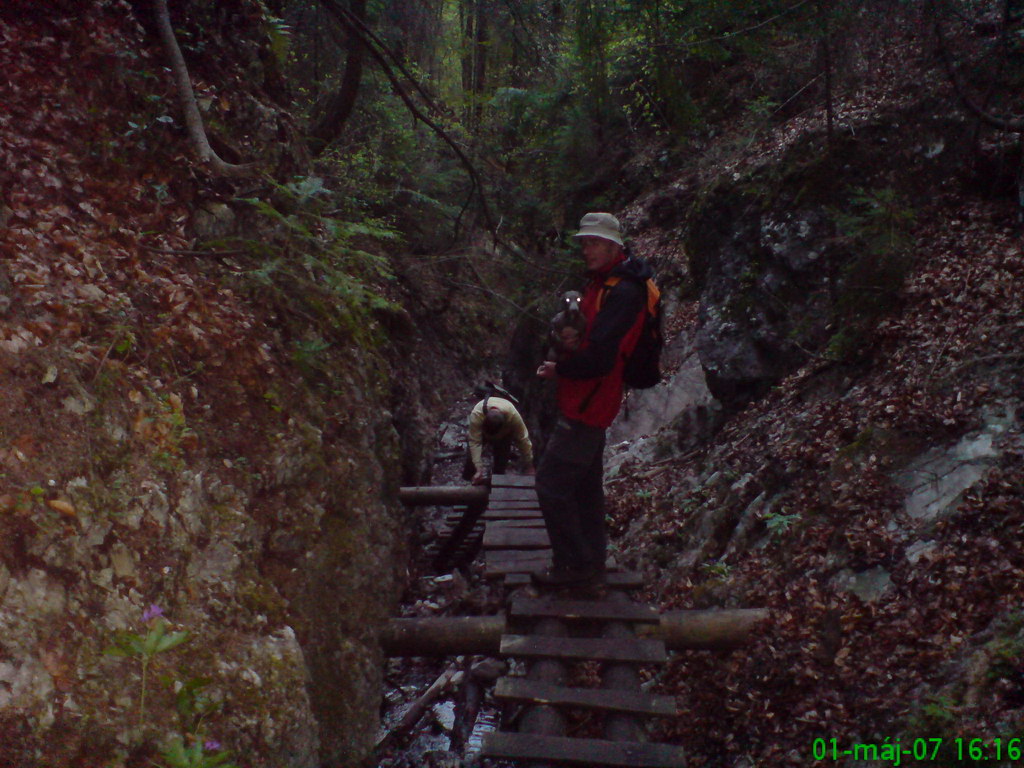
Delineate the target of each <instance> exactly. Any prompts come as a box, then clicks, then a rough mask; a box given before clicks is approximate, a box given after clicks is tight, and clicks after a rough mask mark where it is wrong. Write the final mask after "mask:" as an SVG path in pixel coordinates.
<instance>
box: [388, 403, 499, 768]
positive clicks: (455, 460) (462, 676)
mask: <svg viewBox="0 0 1024 768" xmlns="http://www.w3.org/2000/svg"><path fill="white" fill-rule="evenodd" d="M475 402H476V400H474V399H470V400H466V401H465V402H460V403H457V404H456V405H454V406H453V407H452V409H451V411H450V412H449V414H448V417H447V418H446V420H445V422H444V423H443V424H442V425H441V428H440V429H439V431H438V438H437V448H436V451H435V458H434V461H433V463H432V467H431V472H430V476H431V478H430V484H431V485H462V484H464V482H465V481H464V480H463V479H462V468H463V463H464V462H465V445H466V418H467V417H468V415H469V411H470V409H471V408H472V406H473V405H474V403H475ZM452 514H453V510H452V509H451V508H450V507H421V508H419V509H418V510H417V523H418V526H419V531H418V544H419V547H418V552H417V553H415V555H414V557H413V562H412V563H411V564H410V582H409V587H408V589H407V590H406V594H405V595H404V596H403V602H402V612H401V615H402V617H403V618H412V617H428V616H467V615H492V614H495V613H497V612H499V611H500V610H502V609H503V606H504V593H503V586H502V585H501V584H500V583H498V584H488V583H486V582H485V581H484V579H483V576H482V570H483V569H482V565H481V563H480V562H479V560H480V558H479V557H477V558H476V560H475V561H474V560H473V559H471V556H470V554H467V555H466V556H464V557H462V558H455V559H453V560H452V561H451V562H450V563H449V564H448V565H447V567H446V568H445V569H444V571H443V572H438V571H437V569H436V567H435V563H434V549H435V548H436V546H437V545H438V544H439V542H440V540H441V538H442V531H443V528H444V526H445V522H446V518H449V517H450V516H451V515H452ZM386 663H387V666H386V668H385V671H384V682H385V690H384V700H383V703H382V709H381V724H380V729H379V732H378V745H379V746H378V751H377V757H378V763H377V765H378V768H469V767H470V766H473V767H474V768H477V767H481V766H487V768H510V765H511V764H509V763H506V762H503V761H495V760H486V761H484V760H482V759H481V758H480V756H479V753H480V747H481V742H482V740H483V736H484V734H486V733H487V732H488V731H492V730H495V729H496V728H497V727H498V726H499V723H500V718H501V712H500V708H499V707H498V706H497V705H496V703H495V701H494V700H493V698H492V696H491V693H492V690H493V683H494V680H495V679H496V678H497V677H498V676H500V675H501V674H504V672H505V671H506V666H505V664H504V662H502V661H501V660H499V659H494V658H487V657H483V656H468V657H467V656H458V657H454V658H443V659H434V658H420V657H407V658H391V659H388V660H387V662H386ZM446 675H447V676H448V677H449V678H450V679H449V682H448V683H447V685H445V686H444V688H443V689H442V691H441V693H440V694H438V695H437V696H436V697H435V698H433V699H432V700H431V701H430V702H429V703H428V704H427V705H426V706H425V707H424V708H423V712H422V715H420V716H419V717H415V722H414V723H412V724H410V723H409V722H408V721H409V720H411V719H413V717H412V716H410V714H409V713H410V711H413V712H415V710H414V709H413V708H414V707H417V702H418V701H419V700H420V698H421V697H422V696H423V695H424V694H425V693H426V692H427V691H428V690H429V689H430V688H431V686H433V685H435V683H437V681H438V680H439V679H443V677H444V676H446Z"/></svg>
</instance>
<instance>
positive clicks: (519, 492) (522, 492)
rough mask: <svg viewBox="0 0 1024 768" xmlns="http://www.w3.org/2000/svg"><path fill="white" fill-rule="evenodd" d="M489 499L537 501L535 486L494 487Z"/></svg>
mask: <svg viewBox="0 0 1024 768" xmlns="http://www.w3.org/2000/svg"><path fill="white" fill-rule="evenodd" d="M489 501H532V502H534V503H535V504H536V503H537V492H536V491H535V490H533V488H492V489H491V493H490V496H489Z"/></svg>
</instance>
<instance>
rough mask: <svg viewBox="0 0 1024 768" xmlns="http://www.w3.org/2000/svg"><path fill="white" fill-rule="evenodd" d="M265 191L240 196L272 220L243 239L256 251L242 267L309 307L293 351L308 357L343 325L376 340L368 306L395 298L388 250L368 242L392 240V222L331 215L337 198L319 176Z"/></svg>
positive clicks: (351, 333) (385, 306) (290, 301)
mask: <svg viewBox="0 0 1024 768" xmlns="http://www.w3.org/2000/svg"><path fill="white" fill-rule="evenodd" d="M273 190H274V194H273V195H271V196H269V197H268V198H267V199H264V198H243V199H242V200H241V201H242V202H245V203H248V204H249V205H251V206H252V208H253V210H254V211H255V212H256V213H257V214H258V216H259V217H261V218H263V219H264V220H266V221H267V222H268V223H270V224H273V225H275V226H273V227H272V228H265V229H267V230H268V231H270V232H272V233H273V235H272V237H271V238H268V239H265V240H259V241H254V240H244V241H241V242H240V243H234V245H236V246H237V245H243V246H245V247H246V248H248V249H249V250H250V252H252V253H253V255H254V256H257V257H258V258H260V259H261V261H259V262H258V263H257V264H256V265H254V266H253V267H252V269H251V270H250V271H249V272H248V275H249V277H250V278H251V279H252V281H253V282H254V283H255V284H258V285H260V286H263V287H265V288H268V289H270V290H271V291H272V292H273V293H274V294H276V295H277V296H278V297H279V298H280V299H281V301H282V302H284V303H285V304H287V305H291V306H296V307H298V308H300V310H301V311H302V312H303V313H304V314H310V315H311V316H312V318H313V319H314V320H315V321H316V327H318V328H319V336H317V328H316V327H315V328H313V329H310V333H312V334H314V335H313V336H310V337H309V338H308V339H306V340H304V341H301V342H299V343H298V344H297V346H296V357H297V359H300V360H304V361H309V360H311V359H312V358H315V356H316V355H317V354H319V353H320V352H322V351H323V350H325V349H326V348H327V347H329V346H330V342H329V341H327V340H326V338H327V337H329V336H332V335H334V334H335V333H342V334H343V335H345V336H346V338H348V339H353V340H355V341H357V342H358V343H360V344H361V345H364V346H372V345H374V344H376V343H378V342H379V341H380V339H379V338H378V336H377V330H376V324H375V323H374V322H373V313H374V312H375V311H377V310H391V309H393V308H394V304H393V303H392V302H391V301H390V300H389V299H388V298H386V296H385V295H384V294H383V292H382V291H383V288H384V286H386V284H387V283H388V282H390V281H391V280H393V279H394V276H393V274H392V272H391V268H390V265H389V264H388V261H387V259H386V257H384V256H383V255H381V254H380V253H377V252H374V251H372V250H370V249H369V247H368V246H373V245H375V244H379V243H381V242H388V241H395V240H396V239H397V238H398V235H397V233H396V232H395V230H394V229H393V228H392V227H390V226H389V225H387V224H386V223H385V222H384V221H381V220H379V219H372V218H370V217H363V218H362V219H357V220H352V221H350V220H345V219H342V218H339V217H337V216H336V215H333V214H334V212H335V210H336V208H335V206H336V204H337V202H338V200H337V198H336V197H335V196H334V194H333V192H332V191H331V190H329V189H328V188H327V187H326V184H325V182H324V180H323V179H322V178H320V177H317V176H307V177H299V178H295V179H293V180H292V181H290V182H289V183H287V184H274V185H273Z"/></svg>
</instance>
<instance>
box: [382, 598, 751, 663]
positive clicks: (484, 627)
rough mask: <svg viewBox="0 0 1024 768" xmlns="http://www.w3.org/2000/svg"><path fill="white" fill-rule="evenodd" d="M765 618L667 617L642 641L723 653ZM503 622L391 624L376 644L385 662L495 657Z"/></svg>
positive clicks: (747, 613) (741, 614)
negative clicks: (391, 659)
mask: <svg viewBox="0 0 1024 768" xmlns="http://www.w3.org/2000/svg"><path fill="white" fill-rule="evenodd" d="M766 618H768V611H767V610H765V609H761V608H744V609H735V610H720V611H672V612H670V613H665V614H662V616H661V623H660V624H655V625H650V626H647V625H643V626H641V627H640V628H639V634H640V636H642V637H651V638H655V639H659V640H664V642H665V646H666V647H667V648H668V649H669V650H673V651H682V650H727V649H730V648H738V647H740V646H742V645H744V644H746V643H747V642H748V641H749V639H750V635H751V633H752V632H753V630H754V628H755V627H756V626H757V624H758V623H760V622H761V621H763V620H765V619H766ZM504 631H505V617H504V616H502V615H500V614H499V615H498V616H465V617H458V618H447V617H445V618H439V617H432V618H422V619H391V621H389V622H388V623H387V625H386V627H385V629H384V632H383V633H382V634H381V638H380V643H381V647H382V648H383V650H384V653H385V654H387V655H388V656H458V655H461V654H467V653H476V654H480V655H484V656H497V655H498V648H499V647H500V645H501V635H502V634H503V633H504Z"/></svg>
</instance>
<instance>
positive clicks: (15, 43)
mask: <svg viewBox="0 0 1024 768" xmlns="http://www.w3.org/2000/svg"><path fill="white" fill-rule="evenodd" d="M18 5H19V4H15V6H18ZM236 10H237V9H236ZM52 11H53V12H52V13H50V12H48V13H46V14H35V13H30V12H28V10H27V9H25V8H20V9H19V8H16V7H15V8H12V7H10V6H8V7H6V8H5V11H4V12H3V13H0V36H2V37H3V39H4V44H3V45H2V46H0V50H2V52H0V66H2V68H3V70H4V72H5V79H4V84H3V85H2V86H0V91H2V92H3V99H2V100H3V101H4V104H5V115H4V116H3V119H2V120H0V156H2V162H0V167H2V169H3V170H2V171H0V218H2V223H3V229H2V230H0V256H2V258H0V393H2V394H0V744H2V747H0V753H2V754H0V764H3V765H4V766H12V767H14V766H18V767H19V768H20V767H21V766H26V767H27V766H37V765H42V764H46V765H53V766H65V765H74V766H100V765H103V766H142V765H153V764H166V763H165V758H163V757H162V756H161V754H162V753H163V751H164V750H166V749H167V748H168V747H169V746H172V745H173V744H175V743H178V744H184V745H186V746H189V745H194V744H199V745H206V746H205V747H203V748H204V749H205V750H206V752H207V753H208V755H209V756H210V757H211V759H212V756H213V755H214V754H216V753H217V752H220V751H222V750H225V751H228V752H230V755H231V759H232V760H234V761H235V762H237V763H239V764H244V765H249V766H254V767H255V766H268V767H269V766H274V767H275V768H279V767H280V766H295V767H296V768H298V767H299V766H318V765H322V764H325V763H330V764H332V765H342V766H344V765H354V764H356V763H357V762H358V761H359V759H360V757H361V756H362V755H365V754H366V752H367V750H368V749H369V747H370V746H371V745H372V741H373V738H374V735H375V732H376V726H377V716H376V713H377V709H378V707H377V705H378V700H379V697H380V693H381V681H380V669H381V664H380V657H379V651H378V649H377V644H376V627H377V626H378V624H379V622H380V621H382V620H383V619H384V618H386V617H388V616H390V615H392V612H393V608H394V604H395V601H396V600H397V597H398V595H399V593H400V590H401V588H402V586H403V583H404V581H403V580H404V576H405V572H404V565H403V563H404V558H405V555H406V552H405V549H406V542H407V540H408V519H407V517H406V514H405V512H404V511H403V510H402V509H401V508H400V506H399V505H398V504H397V503H396V502H395V496H396V489H397V486H398V485H399V483H400V482H401V481H403V480H406V481H407V480H410V479H414V476H415V474H416V472H418V471H420V470H421V468H422V466H423V456H424V455H425V452H426V451H427V450H428V447H427V445H426V436H427V435H428V434H429V427H428V425H429V424H430V423H431V422H432V421H433V420H434V414H436V413H439V412H440V408H441V404H443V403H444V402H446V401H447V399H448V392H447V389H446V388H447V387H449V386H457V382H458V380H459V378H458V375H457V374H455V373H454V372H452V371H451V367H450V366H452V365H453V362H452V361H453V359H456V358H455V356H452V355H450V354H441V353H433V352H431V347H430V345H427V344H420V343H418V342H420V341H421V337H420V335H419V330H418V328H417V326H416V323H415V318H414V317H413V316H412V315H410V314H408V313H406V312H405V311H404V310H402V309H400V308H399V306H398V304H399V302H394V303H388V302H381V307H378V308H377V309H375V310H372V311H371V310H369V309H367V308H366V306H364V305H359V304H353V303H348V304H346V302H345V300H344V299H340V298H337V297H335V298H336V299H337V300H336V301H335V302H334V303H331V301H330V300H329V299H330V297H328V296H325V295H324V294H323V293H320V292H318V289H317V288H316V286H317V285H318V284H321V285H322V284H323V282H324V281H322V280H321V281H320V282H319V283H317V282H316V281H312V282H310V284H309V287H308V290H304V291H303V292H302V295H301V297H300V298H299V299H295V298H294V296H293V297H291V298H290V297H289V294H288V290H289V286H288V285H286V282H287V281H285V282H281V281H280V280H279V279H278V277H277V275H279V273H278V272H275V269H277V267H278V265H279V264H280V263H282V262H275V261H274V260H273V259H269V260H262V259H260V258H258V257H256V258H250V256H251V255H252V254H251V253H248V252H246V253H248V255H246V253H243V252H242V251H240V250H238V249H234V250H233V249H219V248H216V247H214V248H212V249H211V248H210V247H209V246H208V245H204V243H205V242H206V241H208V240H210V239H211V238H213V239H217V238H223V237H225V236H230V237H234V238H236V242H238V241H241V242H245V243H249V244H255V243H259V244H260V249H268V250H267V251H266V252H271V253H274V252H276V253H278V254H279V255H280V253H281V251H275V250H274V249H280V248H282V247H287V248H293V247H295V244H294V243H288V242H287V241H283V240H282V237H283V235H282V232H281V230H274V229H273V227H270V226H267V225H266V222H265V221H264V222H262V223H260V222H258V221H256V220H255V219H254V217H253V216H252V215H251V212H252V209H251V207H249V206H248V205H246V204H240V203H239V202H238V201H237V200H234V199H233V195H234V192H233V191H232V190H229V189H227V188H226V187H225V184H226V183H227V182H225V181H224V180H216V179H212V180H211V179H209V178H206V177H205V176H204V173H205V171H204V170H203V169H202V168H197V167H196V166H194V165H193V164H192V161H191V159H190V158H189V157H188V156H187V155H186V154H185V150H184V147H185V146H186V145H185V142H184V139H183V134H182V132H181V130H180V127H179V126H178V124H177V122H176V121H175V118H172V117H171V116H170V115H171V114H176V113H175V112H174V110H173V104H174V101H173V93H174V92H173V86H172V85H171V82H170V80H169V79H167V80H165V79H163V78H165V77H167V74H166V72H165V70H164V69H163V67H162V65H161V62H162V61H163V59H162V53H161V52H160V51H159V49H158V48H157V47H156V45H155V40H154V39H153V38H152V37H149V36H147V35H146V34H145V33H144V31H143V30H142V29H141V28H140V27H139V25H138V23H137V17H136V16H135V15H134V13H133V11H132V9H131V8H130V7H129V6H128V5H127V4H123V3H97V4H95V6H94V7H92V6H91V7H90V10H89V12H83V11H82V9H81V8H80V7H79V4H75V3H66V4H63V5H61V4H59V3H57V4H54V8H53V9H52ZM232 18H233V19H234V23H236V24H241V25H242V26H243V27H244V25H245V23H247V22H246V19H247V18H249V17H247V16H246V15H245V14H242V15H241V16H239V17H232ZM251 20H252V19H249V21H251ZM239 34H240V35H242V34H243V32H242V31H239ZM244 47H245V46H243V48H244ZM246 50H248V49H247V48H246ZM249 53H253V52H252V51H249ZM247 55H248V54H247ZM246 61H247V62H248V63H247V64H245V66H252V67H256V68H257V70H258V66H259V61H260V59H259V57H258V56H256V55H255V53H253V55H252V57H251V60H249V59H246ZM220 65H221V66H223V67H225V68H227V69H230V68H231V67H233V66H236V65H237V66H241V65H240V64H239V63H238V62H231V61H221V62H220ZM154 82H158V83H159V84H158V85H153V83H154ZM256 82H259V78H257V79H256ZM70 83H80V84H81V87H78V86H76V87H74V88H72V87H71V86H69V84H70ZM147 96H148V97H147ZM200 96H201V97H202V96H203V94H200ZM203 103H204V104H206V107H204V108H208V110H214V111H215V114H213V113H211V112H209V111H208V112H207V119H210V117H211V116H213V117H214V118H215V119H217V120H221V121H222V125H226V126H238V125H239V124H240V122H239V121H241V122H242V123H249V124H250V126H253V125H255V126H257V127H258V128H259V130H257V129H254V130H253V131H252V132H248V131H245V130H241V129H240V130H239V134H238V135H239V136H242V137H243V139H242V143H243V144H244V147H242V148H241V150H240V151H242V152H243V153H250V156H253V155H258V154H259V152H260V147H261V144H260V142H262V141H272V142H273V143H274V147H270V148H267V153H268V154H267V156H273V157H275V158H286V157H287V158H291V160H289V162H291V161H292V160H294V157H295V156H297V155H300V154H301V152H299V151H298V150H296V151H295V152H290V151H289V145H288V144H287V142H281V140H280V139H281V137H282V136H287V135H288V131H287V130H286V128H287V126H288V125H289V124H290V123H289V118H288V116H287V115H286V114H284V113H283V112H281V111H279V110H278V109H276V108H275V107H273V106H272V103H271V102H269V101H262V102H261V101H260V98H259V94H256V95H254V94H251V93H246V92H243V91H233V92H230V93H225V95H224V98H223V99H221V100H219V101H217V102H216V104H214V103H213V102H212V101H211V102H210V103H207V102H206V101H205V100H204V101H203ZM164 110H166V111H164ZM254 110H255V112H254ZM254 114H259V115H262V117H258V118H254V117H253V115H254ZM271 125H273V126H277V128H276V129H275V130H273V131H270V135H269V136H264V134H263V133H262V132H261V131H262V129H263V128H267V127H268V126H271ZM125 126H128V127H127V128H126V127H125ZM282 126H284V127H282ZM293 149H294V148H293ZM242 159H244V158H242ZM281 162H284V160H281ZM228 186H230V185H228ZM211 198H212V202H211ZM222 250H227V251H228V253H223V252H222ZM243 250H244V249H243ZM289 252H292V251H289ZM307 276H308V275H307ZM321 277H322V276H321ZM275 281H276V282H275ZM371 288H380V286H371ZM381 290H383V289H382V288H381ZM298 293H299V292H296V294H298ZM302 301H308V302H309V303H307V304H305V305H302V304H301V302H302ZM318 302H322V303H318ZM410 303H412V302H410ZM432 320H433V321H435V322H436V318H432ZM422 370H430V371H431V372H432V373H434V374H436V375H437V376H438V378H440V379H441V380H442V383H441V384H440V385H438V384H437V383H436V382H432V381H428V380H424V377H422V376H421V375H420V373H421V371H422ZM403 473H404V477H403V476H402V475H403Z"/></svg>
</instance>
